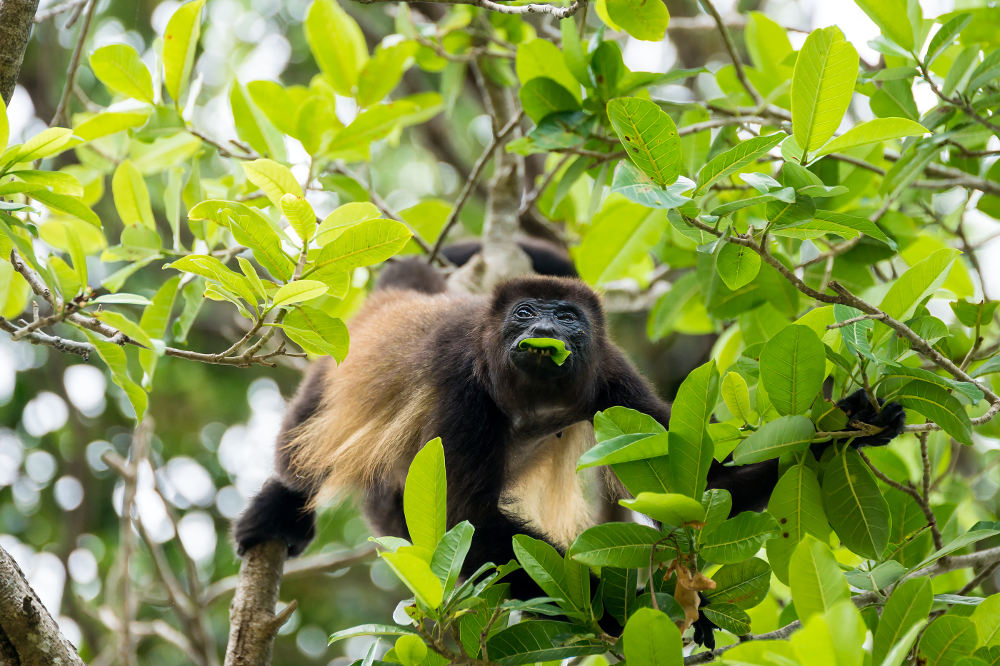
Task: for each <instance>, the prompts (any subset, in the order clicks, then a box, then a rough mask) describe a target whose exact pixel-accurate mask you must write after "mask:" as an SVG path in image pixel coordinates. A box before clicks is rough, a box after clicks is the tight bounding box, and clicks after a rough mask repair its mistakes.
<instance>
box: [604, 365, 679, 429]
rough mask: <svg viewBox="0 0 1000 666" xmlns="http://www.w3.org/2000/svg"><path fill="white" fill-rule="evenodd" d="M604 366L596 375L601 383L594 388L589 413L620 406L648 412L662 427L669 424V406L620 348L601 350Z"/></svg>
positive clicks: (644, 412)
mask: <svg viewBox="0 0 1000 666" xmlns="http://www.w3.org/2000/svg"><path fill="white" fill-rule="evenodd" d="M604 358H605V367H603V368H601V369H600V370H599V371H598V372H599V376H600V377H601V378H602V379H601V381H602V383H601V385H600V386H599V387H598V390H597V399H596V404H595V405H594V409H593V410H592V411H593V412H597V411H600V410H604V409H608V408H609V407H614V406H616V405H620V406H622V407H628V408H629V409H634V410H636V411H637V412H642V413H643V414H648V415H650V416H652V417H653V418H654V419H656V421H657V422H658V423H659V424H660V425H662V426H663V427H664V428H666V427H668V426H669V422H670V405H668V404H667V403H666V402H664V401H663V400H662V399H660V396H658V395H656V392H655V391H654V390H653V387H652V386H650V384H649V382H648V381H647V380H646V379H645V377H643V376H642V375H640V374H639V372H638V371H637V370H636V369H635V368H633V367H632V364H631V363H629V362H628V360H626V358H625V357H624V356H623V355H622V353H621V352H620V351H618V349H617V348H615V347H614V346H611V345H609V346H608V348H607V350H606V351H605V356H604Z"/></svg>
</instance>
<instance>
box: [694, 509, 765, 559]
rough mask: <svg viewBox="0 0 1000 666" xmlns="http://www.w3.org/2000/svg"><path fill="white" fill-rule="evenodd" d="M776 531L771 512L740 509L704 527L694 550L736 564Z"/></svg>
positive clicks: (758, 548)
mask: <svg viewBox="0 0 1000 666" xmlns="http://www.w3.org/2000/svg"><path fill="white" fill-rule="evenodd" d="M777 531H778V522H777V521H776V520H775V519H774V517H773V516H772V515H771V514H769V513H766V512H765V513H757V512H755V511H744V512H742V513H740V514H738V515H737V516H736V517H735V518H730V519H729V520H726V521H723V522H722V523H720V524H719V525H716V526H715V527H712V528H709V529H706V530H705V531H704V532H703V533H702V535H701V547H700V548H699V550H698V552H699V554H700V555H701V556H702V557H704V558H705V559H706V560H708V561H709V562H717V563H719V564H737V563H739V562H742V561H744V560H746V559H748V558H750V557H751V556H753V554H754V553H756V552H757V551H758V550H760V548H761V546H763V545H764V542H765V541H767V540H768V539H769V538H771V537H772V536H773V535H774V534H775V533H776V532H777Z"/></svg>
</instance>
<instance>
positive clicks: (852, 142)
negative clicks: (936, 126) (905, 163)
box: [816, 118, 927, 157]
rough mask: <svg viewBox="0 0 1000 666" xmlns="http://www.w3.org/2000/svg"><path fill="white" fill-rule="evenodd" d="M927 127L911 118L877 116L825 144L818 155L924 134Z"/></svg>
mask: <svg viewBox="0 0 1000 666" xmlns="http://www.w3.org/2000/svg"><path fill="white" fill-rule="evenodd" d="M926 133H927V129H925V128H924V126H923V125H921V124H920V123H917V122H914V121H912V120H910V119H909V118H875V119H873V120H869V121H868V122H864V123H861V124H860V125H856V126H854V127H852V128H851V129H849V130H847V131H846V132H844V133H843V134H841V135H840V136H838V137H836V138H835V139H833V140H832V141H830V142H828V143H827V144H825V145H824V146H823V147H822V148H820V149H819V150H818V151H817V152H816V157H820V156H822V155H827V154H829V153H836V152H839V151H842V150H846V149H848V148H854V147H855V146H867V145H869V144H872V143H882V142H883V141H889V140H891V139H901V138H903V137H906V136H922V135H924V134H926Z"/></svg>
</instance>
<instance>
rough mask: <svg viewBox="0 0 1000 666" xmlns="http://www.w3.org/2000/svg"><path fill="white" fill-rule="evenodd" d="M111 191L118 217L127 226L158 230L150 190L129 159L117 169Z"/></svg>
mask: <svg viewBox="0 0 1000 666" xmlns="http://www.w3.org/2000/svg"><path fill="white" fill-rule="evenodd" d="M111 192H112V194H113V195H114V199H115V208H117V209H118V217H119V218H120V219H121V221H122V224H124V225H125V226H134V225H137V224H139V225H142V226H144V227H146V228H148V229H152V230H154V231H155V230H156V220H155V219H153V208H152V206H151V205H150V202H149V190H148V189H147V188H146V181H145V180H143V178H142V174H141V173H139V170H138V169H136V168H135V166H134V165H133V164H132V163H131V162H130V161H128V160H124V161H123V162H122V163H121V164H119V165H118V168H117V169H115V175H114V176H113V177H112V179H111Z"/></svg>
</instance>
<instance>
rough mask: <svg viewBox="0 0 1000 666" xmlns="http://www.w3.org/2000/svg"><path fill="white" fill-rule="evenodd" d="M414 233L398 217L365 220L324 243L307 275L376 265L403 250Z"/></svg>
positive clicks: (325, 273) (326, 273)
mask: <svg viewBox="0 0 1000 666" xmlns="http://www.w3.org/2000/svg"><path fill="white" fill-rule="evenodd" d="M411 236H412V234H411V233H410V230H409V229H407V228H406V225H405V224H401V223H399V222H396V221H395V220H382V219H377V220H365V221H364V222H360V223H358V224H356V225H354V226H351V227H348V228H347V229H345V230H344V231H343V233H341V234H340V235H339V236H337V238H335V239H334V240H333V241H331V242H329V243H327V244H326V245H324V246H323V249H322V250H320V252H319V255H318V256H317V257H316V261H315V262H313V263H312V266H311V268H309V269H308V270H307V271H306V273H305V274H306V275H309V274H310V273H313V272H320V273H321V274H323V275H328V274H330V273H331V272H339V271H350V270H353V269H355V268H359V267H361V266H370V265H372V264H377V263H379V262H380V261H385V260H386V259H388V258H389V257H391V256H392V255H394V254H396V253H397V252H399V251H400V250H401V249H403V246H404V245H406V242H407V241H408V240H410V238H411Z"/></svg>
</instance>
